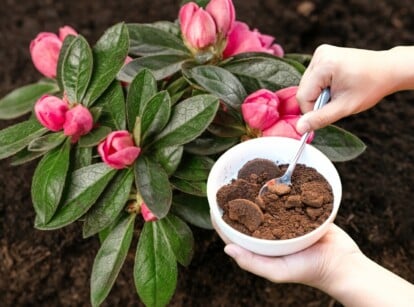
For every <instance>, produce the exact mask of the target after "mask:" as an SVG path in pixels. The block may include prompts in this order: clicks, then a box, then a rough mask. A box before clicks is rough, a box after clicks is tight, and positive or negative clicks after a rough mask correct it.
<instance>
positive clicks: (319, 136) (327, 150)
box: [311, 125, 366, 162]
mask: <svg viewBox="0 0 414 307" xmlns="http://www.w3.org/2000/svg"><path fill="white" fill-rule="evenodd" d="M311 144H312V145H313V146H315V147H316V148H318V149H319V150H320V151H322V152H323V153H324V154H325V155H326V156H327V157H328V158H329V159H330V160H331V161H334V162H344V161H348V160H352V159H354V158H356V157H358V156H359V155H360V154H362V153H363V152H364V151H365V149H366V145H365V144H364V142H362V141H361V140H360V139H359V138H358V137H357V136H355V135H354V134H352V133H350V132H348V131H346V130H344V129H342V128H339V127H337V126H334V125H329V126H327V127H325V128H322V129H319V130H317V131H316V132H315V138H314V139H313V141H312V143H311Z"/></svg>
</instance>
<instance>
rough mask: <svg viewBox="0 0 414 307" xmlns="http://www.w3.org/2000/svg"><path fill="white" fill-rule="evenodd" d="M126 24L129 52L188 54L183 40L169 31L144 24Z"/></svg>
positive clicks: (136, 53)
mask: <svg viewBox="0 0 414 307" xmlns="http://www.w3.org/2000/svg"><path fill="white" fill-rule="evenodd" d="M127 26H128V32H129V37H130V50H129V52H130V53H131V54H134V55H139V56H145V55H155V54H171V55H172V54H179V55H183V54H184V55H189V51H188V49H187V48H186V47H185V46H184V43H183V41H182V40H181V39H179V38H178V37H177V36H175V35H173V34H171V33H168V32H166V31H164V30H162V29H160V28H157V27H154V26H150V25H145V24H138V23H132V24H128V25H127Z"/></svg>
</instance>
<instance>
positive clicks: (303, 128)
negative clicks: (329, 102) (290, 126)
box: [296, 117, 310, 134]
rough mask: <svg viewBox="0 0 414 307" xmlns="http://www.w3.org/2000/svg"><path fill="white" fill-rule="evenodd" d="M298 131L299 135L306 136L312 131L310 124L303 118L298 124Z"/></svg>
mask: <svg viewBox="0 0 414 307" xmlns="http://www.w3.org/2000/svg"><path fill="white" fill-rule="evenodd" d="M296 130H297V131H298V133H299V134H304V133H305V132H308V131H310V125H309V122H308V121H307V120H306V119H305V118H303V117H301V118H300V119H299V120H298V122H297V124H296Z"/></svg>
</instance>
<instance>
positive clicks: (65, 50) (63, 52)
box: [56, 34, 76, 92]
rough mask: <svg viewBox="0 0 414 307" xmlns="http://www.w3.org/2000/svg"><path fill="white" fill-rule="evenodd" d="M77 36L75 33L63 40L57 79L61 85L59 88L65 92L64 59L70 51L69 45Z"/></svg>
mask: <svg viewBox="0 0 414 307" xmlns="http://www.w3.org/2000/svg"><path fill="white" fill-rule="evenodd" d="M75 38H76V36H75V35H71V34H70V35H67V36H66V37H65V39H64V41H63V44H62V48H60V52H59V58H58V63H57V68H56V81H57V84H58V85H59V89H60V90H61V91H62V92H63V80H62V79H63V74H62V70H63V69H62V68H63V60H64V59H65V58H66V54H67V53H68V50H69V47H70V45H71V44H72V42H73V40H74V39H75Z"/></svg>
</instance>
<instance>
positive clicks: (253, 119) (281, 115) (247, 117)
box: [241, 86, 313, 143]
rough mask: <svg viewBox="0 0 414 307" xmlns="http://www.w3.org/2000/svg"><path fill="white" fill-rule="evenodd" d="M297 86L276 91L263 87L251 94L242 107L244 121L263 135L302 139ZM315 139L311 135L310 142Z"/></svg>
mask: <svg viewBox="0 0 414 307" xmlns="http://www.w3.org/2000/svg"><path fill="white" fill-rule="evenodd" d="M297 90H298V87H297V86H291V87H287V88H283V89H281V90H278V91H276V92H275V93H273V92H271V91H269V90H266V89H261V90H258V91H256V92H254V93H252V94H250V95H249V96H248V97H247V98H246V99H245V100H244V102H243V104H242V106H241V109H242V114H243V118H244V121H245V122H246V123H247V124H248V125H249V126H250V127H251V128H254V129H257V130H259V131H260V132H261V135H262V136H285V137H290V138H294V139H300V138H301V134H299V133H298V132H297V131H296V123H297V121H298V120H299V118H300V116H301V112H300V108H299V104H298V102H297V100H296V92H297ZM312 139H313V134H312V135H311V136H310V137H309V139H308V143H310V142H311V141H312Z"/></svg>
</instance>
